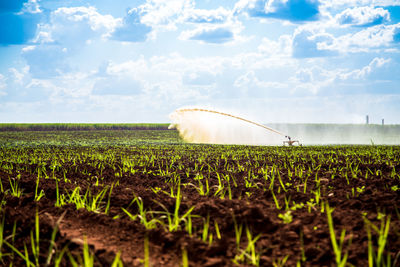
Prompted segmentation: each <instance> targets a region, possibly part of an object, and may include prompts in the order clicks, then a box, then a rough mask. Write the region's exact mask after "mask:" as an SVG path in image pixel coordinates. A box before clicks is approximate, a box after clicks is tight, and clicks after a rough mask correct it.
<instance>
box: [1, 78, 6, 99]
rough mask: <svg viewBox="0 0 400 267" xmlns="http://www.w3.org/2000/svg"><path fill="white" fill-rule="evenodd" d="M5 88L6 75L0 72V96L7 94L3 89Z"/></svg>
mask: <svg viewBox="0 0 400 267" xmlns="http://www.w3.org/2000/svg"><path fill="white" fill-rule="evenodd" d="M6 88H7V84H6V77H4V75H2V74H0V96H4V95H7V93H6V92H5V90H4V89H6Z"/></svg>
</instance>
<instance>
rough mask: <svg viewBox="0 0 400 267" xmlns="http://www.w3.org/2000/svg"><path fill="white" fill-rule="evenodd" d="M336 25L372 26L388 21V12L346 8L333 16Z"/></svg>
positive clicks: (369, 8)
mask: <svg viewBox="0 0 400 267" xmlns="http://www.w3.org/2000/svg"><path fill="white" fill-rule="evenodd" d="M335 19H336V21H337V23H338V24H347V25H355V26H372V25H376V24H382V23H384V22H387V21H389V20H390V14H389V11H387V10H385V9H383V8H381V7H379V8H374V7H370V6H364V7H355V8H347V9H345V10H344V11H342V12H341V13H340V14H337V15H336V16H335Z"/></svg>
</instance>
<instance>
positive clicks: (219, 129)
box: [170, 108, 400, 145]
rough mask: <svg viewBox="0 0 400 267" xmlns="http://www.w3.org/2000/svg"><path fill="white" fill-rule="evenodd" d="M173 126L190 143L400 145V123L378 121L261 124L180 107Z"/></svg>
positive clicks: (206, 110) (233, 116) (212, 112)
mask: <svg viewBox="0 0 400 267" xmlns="http://www.w3.org/2000/svg"><path fill="white" fill-rule="evenodd" d="M170 119H171V120H172V123H171V125H170V128H176V129H177V130H178V131H179V134H180V136H181V137H182V138H183V140H185V141H186V142H188V143H205V144H238V145H282V144H283V141H286V140H287V138H286V136H290V137H291V138H292V140H298V141H299V142H300V143H301V144H303V145H331V144H332V145H333V144H354V145H368V144H369V145H371V144H372V145H373V144H377V145H378V144H380V145H384V144H387V145H394V144H400V125H377V124H372V125H371V124H369V125H365V124H321V123H319V124H295V123H290V124H289V123H270V124H268V123H267V124H261V123H258V122H255V121H250V120H248V119H246V118H243V117H239V116H236V115H232V114H228V113H224V112H219V111H215V110H208V109H199V108H192V109H190V108H188V109H177V110H175V111H174V112H173V113H172V114H171V115H170Z"/></svg>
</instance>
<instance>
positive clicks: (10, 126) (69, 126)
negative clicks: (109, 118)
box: [0, 123, 169, 131]
mask: <svg viewBox="0 0 400 267" xmlns="http://www.w3.org/2000/svg"><path fill="white" fill-rule="evenodd" d="M168 126H169V124H168V123H0V131H93V130H167V129H168Z"/></svg>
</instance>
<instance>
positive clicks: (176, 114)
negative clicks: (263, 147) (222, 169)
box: [170, 108, 301, 146]
mask: <svg viewBox="0 0 400 267" xmlns="http://www.w3.org/2000/svg"><path fill="white" fill-rule="evenodd" d="M189 112H201V113H209V114H218V115H222V116H226V117H229V118H233V119H236V120H239V121H242V122H246V123H249V124H252V125H255V126H257V127H261V128H264V129H266V130H268V131H269V132H272V133H275V134H278V135H280V136H282V137H284V138H286V139H288V140H285V141H283V145H286V144H287V145H288V146H292V145H294V144H295V143H297V144H298V145H301V144H300V142H299V141H298V140H292V139H291V137H290V136H288V135H286V134H284V133H282V132H279V131H277V130H275V129H272V128H270V127H267V126H265V125H262V124H260V123H257V122H254V121H251V120H248V119H245V118H241V117H238V116H235V115H232V114H229V113H224V112H219V111H215V110H209V109H203V108H183V109H177V110H175V112H174V113H173V114H171V116H170V117H171V118H172V119H173V120H174V123H172V124H171V125H170V128H177V129H178V130H179V132H180V133H181V135H183V136H185V135H187V131H188V130H190V129H188V127H186V128H185V127H182V126H181V125H180V123H181V122H179V117H183V115H185V114H186V113H189ZM177 117H178V119H177ZM176 120H178V122H176ZM195 126H197V125H195ZM192 131H193V129H192ZM194 131H195V130H194ZM186 139H190V138H186ZM189 141H190V140H189Z"/></svg>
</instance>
